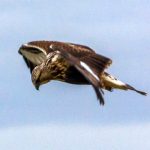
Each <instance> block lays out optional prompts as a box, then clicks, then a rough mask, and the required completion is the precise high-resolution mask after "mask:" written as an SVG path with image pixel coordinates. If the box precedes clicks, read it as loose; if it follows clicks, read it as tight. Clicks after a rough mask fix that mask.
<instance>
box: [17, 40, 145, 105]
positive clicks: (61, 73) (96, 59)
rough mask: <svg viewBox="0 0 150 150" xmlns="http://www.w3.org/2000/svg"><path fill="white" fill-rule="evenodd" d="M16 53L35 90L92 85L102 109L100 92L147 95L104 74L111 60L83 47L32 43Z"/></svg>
mask: <svg viewBox="0 0 150 150" xmlns="http://www.w3.org/2000/svg"><path fill="white" fill-rule="evenodd" d="M19 53H20V54H21V55H22V56H23V59H24V61H25V63H26V64H27V67H28V68H29V69H30V72H31V76H32V83H33V84H34V86H35V88H36V89H37V90H38V89H39V87H40V85H42V84H45V83H47V82H49V81H51V80H58V81H62V82H67V83H71V84H78V85H81V84H85V85H91V86H92V87H93V88H94V90H95V93H96V95H97V99H98V100H99V102H100V104H102V105H104V98H103V94H104V92H103V89H105V90H108V91H112V90H113V89H121V90H132V91H136V92H137V93H140V94H142V95H146V94H147V93H145V92H143V91H139V90H137V89H135V88H134V87H132V86H130V85H129V84H126V83H123V82H122V81H120V80H118V79H116V78H115V77H113V76H112V75H110V74H109V73H107V72H106V71H105V70H106V68H107V67H108V66H110V65H111V64H112V60H111V59H110V58H107V57H105V56H102V55H100V54H97V53H95V51H94V50H93V49H91V48H89V47H87V46H84V45H79V44H73V43H65V42H58V41H32V42H29V43H27V44H23V45H22V46H21V47H20V49H19Z"/></svg>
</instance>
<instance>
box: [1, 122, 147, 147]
mask: <svg viewBox="0 0 150 150" xmlns="http://www.w3.org/2000/svg"><path fill="white" fill-rule="evenodd" d="M149 138H150V124H139V125H129V126H115V125H114V126H86V125H81V124H80V125H51V124H50V125H43V126H24V127H15V128H13V127H12V128H8V129H1V130H0V149H2V150H9V149H14V150H20V149H21V150H33V149H36V150H49V149H61V150H66V149H71V150H77V149H86V150H91V149H94V150H100V149H102V150H127V149H128V150H131V149H132V150H141V149H144V150H149V149H150V143H149Z"/></svg>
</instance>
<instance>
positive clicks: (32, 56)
mask: <svg viewBox="0 0 150 150" xmlns="http://www.w3.org/2000/svg"><path fill="white" fill-rule="evenodd" d="M24 45H25V46H26V47H30V48H35V49H36V50H39V53H34V52H32V51H30V50H26V49H20V52H21V53H22V55H23V56H24V57H26V58H27V59H28V60H29V61H31V62H32V63H34V64H36V65H39V64H41V63H42V62H43V61H44V60H46V55H47V54H46V52H45V51H44V50H43V49H41V48H39V47H37V46H33V45H28V44H24Z"/></svg>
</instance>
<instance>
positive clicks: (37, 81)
mask: <svg viewBox="0 0 150 150" xmlns="http://www.w3.org/2000/svg"><path fill="white" fill-rule="evenodd" d="M49 81H50V76H49V75H48V72H47V71H46V68H45V64H44V63H42V64H41V65H39V66H36V67H35V68H34V69H33V71H32V83H33V85H34V86H35V88H36V89H37V90H39V87H40V85H42V84H45V83H47V82H49Z"/></svg>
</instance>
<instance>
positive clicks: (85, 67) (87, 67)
mask: <svg viewBox="0 0 150 150" xmlns="http://www.w3.org/2000/svg"><path fill="white" fill-rule="evenodd" d="M80 64H81V66H82V67H83V68H84V69H86V70H87V71H88V72H89V73H91V74H92V75H93V76H94V77H95V78H96V79H97V80H98V81H99V78H98V76H97V75H96V74H95V73H94V72H93V71H92V69H91V68H90V67H89V66H88V65H87V64H86V63H84V62H83V61H80Z"/></svg>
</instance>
